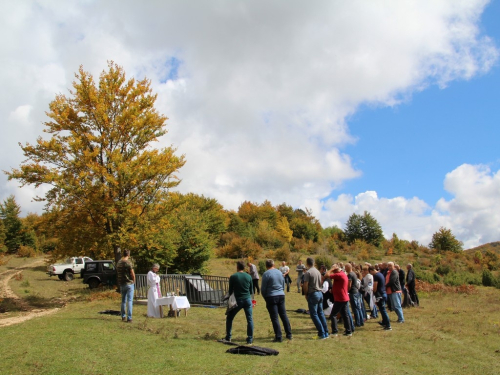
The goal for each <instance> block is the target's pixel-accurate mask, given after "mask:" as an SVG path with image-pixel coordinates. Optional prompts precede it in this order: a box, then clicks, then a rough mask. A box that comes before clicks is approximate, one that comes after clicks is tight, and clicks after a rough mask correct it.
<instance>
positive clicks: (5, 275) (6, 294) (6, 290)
mask: <svg viewBox="0 0 500 375" xmlns="http://www.w3.org/2000/svg"><path fill="white" fill-rule="evenodd" d="M42 264H44V262H43V260H36V261H34V262H31V263H29V264H26V265H24V266H22V267H18V268H14V269H12V270H8V271H4V272H2V273H0V299H3V298H9V299H12V300H15V301H19V302H21V298H20V297H19V296H17V295H16V294H15V293H14V292H13V291H12V289H11V288H10V287H9V281H10V279H12V278H13V277H14V276H15V275H16V274H18V273H21V272H22V270H24V269H26V268H33V267H36V266H39V265H42ZM21 304H22V305H25V306H26V307H27V308H29V305H27V304H26V302H21ZM58 310H59V309H58V308H55V309H46V310H40V309H38V310H30V311H26V312H23V313H21V315H18V316H13V317H11V318H5V319H0V327H6V326H10V325H13V324H18V323H22V322H25V321H26V320H30V319H33V318H36V317H39V316H44V315H49V314H53V313H55V312H57V311H58Z"/></svg>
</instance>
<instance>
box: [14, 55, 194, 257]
mask: <svg viewBox="0 0 500 375" xmlns="http://www.w3.org/2000/svg"><path fill="white" fill-rule="evenodd" d="M75 77H76V80H75V81H74V82H73V90H71V91H70V95H69V96H65V95H57V96H56V98H55V99H54V101H52V102H51V103H50V105H49V111H48V112H47V116H48V117H49V118H50V121H47V122H45V123H44V125H45V129H44V132H46V133H48V134H50V137H49V138H48V139H46V138H42V137H39V138H38V139H37V142H36V144H34V145H32V144H28V143H27V144H25V145H21V148H22V150H23V152H24V155H25V157H26V160H25V161H24V162H23V163H22V164H21V165H20V167H19V169H13V170H12V171H10V172H7V174H8V176H9V179H17V180H19V181H20V182H21V185H34V186H36V187H38V186H40V185H44V184H46V185H49V186H50V187H51V188H50V190H49V191H48V192H47V193H46V194H45V197H42V198H39V199H40V200H45V201H46V202H47V205H46V209H47V211H48V212H52V214H53V215H52V219H53V220H54V225H55V227H56V228H57V235H58V238H59V243H58V245H57V246H58V251H59V252H60V253H61V255H62V254H63V253H65V252H70V253H73V252H76V251H78V252H79V253H81V252H88V251H94V252H95V253H97V252H98V253H100V255H105V256H114V257H115V259H118V258H119V257H120V256H121V254H120V247H123V246H134V245H137V244H139V243H140V242H141V238H145V237H148V233H144V231H151V232H153V233H154V232H158V231H161V228H158V226H160V227H161V225H162V224H161V223H160V222H158V221H156V222H151V218H155V217H158V215H157V213H155V211H156V210H158V207H159V206H160V205H161V204H162V203H163V202H164V201H165V200H166V199H167V196H168V189H170V188H172V187H175V186H177V185H178V184H179V180H178V179H177V177H176V175H175V173H176V172H177V171H178V170H179V168H181V167H182V166H183V165H184V163H185V160H184V156H176V155H175V149H174V148H172V147H166V148H162V149H155V148H152V147H151V146H152V143H153V142H155V141H157V140H158V138H159V137H161V136H163V135H164V134H166V129H165V123H166V120H167V118H166V117H165V116H163V115H161V114H159V113H158V112H157V110H156V109H155V107H154V104H155V101H156V98H157V96H156V95H155V94H153V93H152V89H151V83H150V81H149V80H148V79H143V80H135V79H129V80H126V78H125V72H124V70H123V68H122V67H120V66H118V65H116V64H114V63H113V62H110V63H108V70H105V71H103V72H102V73H101V75H100V77H99V82H98V83H96V82H94V78H93V77H92V75H91V74H89V73H88V72H85V71H84V70H83V67H80V69H79V71H78V73H77V74H75ZM149 237H150V236H149Z"/></svg>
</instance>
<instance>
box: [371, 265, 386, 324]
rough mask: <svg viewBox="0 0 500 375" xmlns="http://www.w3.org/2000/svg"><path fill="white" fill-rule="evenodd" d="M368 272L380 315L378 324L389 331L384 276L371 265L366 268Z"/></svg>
mask: <svg viewBox="0 0 500 375" xmlns="http://www.w3.org/2000/svg"><path fill="white" fill-rule="evenodd" d="M368 272H370V274H371V275H372V276H373V294H374V296H375V298H376V301H377V306H378V308H379V312H380V316H381V317H382V321H381V322H379V324H380V325H381V326H382V327H383V328H384V330H386V331H391V330H392V328H391V321H390V320H389V314H387V310H386V309H385V304H386V303H387V294H386V290H385V277H384V275H383V274H382V273H380V272H378V271H377V270H376V269H375V267H373V266H370V267H369V268H368Z"/></svg>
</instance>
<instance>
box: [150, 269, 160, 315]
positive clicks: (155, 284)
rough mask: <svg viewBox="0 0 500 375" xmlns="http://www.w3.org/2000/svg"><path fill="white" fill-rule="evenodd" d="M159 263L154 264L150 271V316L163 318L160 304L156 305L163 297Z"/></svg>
mask: <svg viewBox="0 0 500 375" xmlns="http://www.w3.org/2000/svg"><path fill="white" fill-rule="evenodd" d="M159 269H160V266H159V265H158V263H155V264H153V266H152V267H151V271H149V272H148V312H147V314H148V316H149V317H150V318H161V311H160V306H156V300H157V299H158V298H161V289H160V276H158V270H159Z"/></svg>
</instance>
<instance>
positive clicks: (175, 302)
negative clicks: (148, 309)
mask: <svg viewBox="0 0 500 375" xmlns="http://www.w3.org/2000/svg"><path fill="white" fill-rule="evenodd" d="M156 306H170V310H174V311H177V310H180V309H184V316H187V311H188V309H189V308H190V307H191V305H190V304H189V301H188V299H187V297H182V296H171V297H161V298H157V299H156ZM175 317H176V318H177V313H176V314H175ZM162 318H163V309H162Z"/></svg>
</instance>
